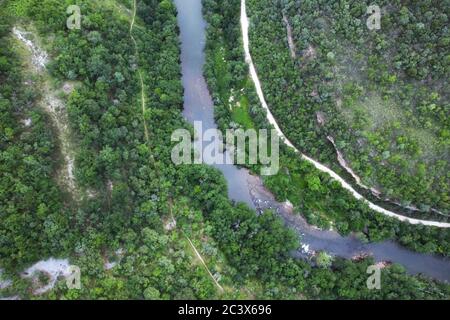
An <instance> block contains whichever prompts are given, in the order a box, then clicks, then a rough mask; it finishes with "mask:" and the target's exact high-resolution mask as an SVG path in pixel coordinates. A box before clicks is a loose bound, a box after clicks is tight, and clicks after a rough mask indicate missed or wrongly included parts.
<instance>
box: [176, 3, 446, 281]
mask: <svg viewBox="0 0 450 320" xmlns="http://www.w3.org/2000/svg"><path fill="white" fill-rule="evenodd" d="M175 4H176V6H177V9H178V25H179V28H180V37H181V64H182V82H183V87H184V111H183V115H184V117H185V118H186V120H187V121H189V122H190V123H192V124H194V121H201V122H202V129H203V131H204V130H206V129H212V128H217V125H216V123H215V121H214V104H213V101H212V98H211V95H210V93H209V91H208V87H207V84H206V81H205V78H204V76H203V65H204V63H205V54H204V47H205V43H206V22H205V20H204V19H203V15H202V4H201V0H175ZM224 156H225V157H229V156H228V155H227V154H225V155H224ZM214 167H216V168H217V169H219V170H220V171H221V172H222V173H223V175H224V176H225V179H226V181H227V184H228V195H229V197H230V199H232V200H234V201H237V202H244V203H246V204H247V205H248V206H250V207H251V208H253V209H255V210H256V211H258V212H261V211H262V210H264V209H272V210H274V211H275V212H277V213H278V214H279V215H280V216H281V217H282V218H283V219H284V221H285V223H286V225H288V226H289V227H291V228H292V229H294V230H295V231H296V232H297V233H298V235H299V238H300V239H301V240H300V241H301V243H302V245H303V249H301V250H299V251H298V252H295V253H294V255H295V256H298V257H306V256H308V254H310V253H311V252H314V251H319V250H324V251H327V252H328V253H330V254H332V255H336V256H340V257H344V258H353V257H355V256H357V255H361V254H368V255H372V256H373V257H374V259H375V260H376V261H377V262H379V261H391V262H394V263H399V264H401V265H403V266H404V267H405V268H406V270H407V271H408V272H409V273H411V274H418V273H421V274H424V275H426V276H429V277H432V278H435V279H438V280H441V281H448V282H450V260H449V259H447V258H441V257H437V256H433V255H429V254H421V253H416V252H413V251H411V250H408V249H406V248H403V247H401V246H400V245H398V244H397V243H395V242H392V241H384V242H380V243H370V244H364V243H363V242H361V241H360V240H359V239H357V238H356V237H354V236H347V237H343V236H341V235H339V234H338V233H337V232H334V231H324V230H319V229H317V228H315V227H313V226H310V225H308V224H307V222H306V221H305V219H303V218H302V217H301V216H300V215H298V214H294V213H293V209H292V207H291V206H290V205H289V204H288V203H279V202H276V201H275V199H274V197H273V195H272V194H271V193H270V192H269V191H268V190H267V189H266V188H264V186H263V184H262V181H261V179H260V178H259V177H256V176H253V175H251V174H250V173H249V172H248V171H247V170H245V169H239V168H237V167H236V166H234V165H214Z"/></svg>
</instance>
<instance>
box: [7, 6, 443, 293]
mask: <svg viewBox="0 0 450 320" xmlns="http://www.w3.org/2000/svg"><path fill="white" fill-rule="evenodd" d="M75 3H77V4H78V5H80V7H81V10H82V12H83V20H82V29H81V30H67V28H66V25H65V22H66V16H65V15H64V14H63V13H64V12H66V7H67V6H68V5H71V4H75ZM219 3H220V5H219ZM134 4H135V3H134V2H131V1H112V0H111V1H107V2H105V3H104V2H103V1H96V0H95V1H93V0H83V1H82V0H78V1H69V0H67V1H59V0H19V1H6V2H2V3H1V7H0V10H1V11H0V17H1V21H2V25H1V27H0V43H1V45H0V84H1V85H0V109H1V112H0V169H1V170H0V268H1V269H4V273H3V274H2V276H4V277H5V278H9V279H11V280H12V281H13V283H12V285H11V286H9V287H6V288H4V289H1V290H0V296H2V297H3V296H11V295H19V297H20V298H23V299H208V298H223V299H241V298H260V299H263V298H265V299H267V298H274V299H282V298H286V299H299V298H310V299H318V298H322V299H333V298H336V297H339V298H343V299H380V298H390V299H395V298H405V299H413V298H416V299H421V298H439V299H448V297H449V296H450V291H449V290H450V289H449V288H450V287H449V286H448V285H445V284H441V283H437V282H434V281H431V280H428V279H425V278H421V277H411V276H408V275H406V273H405V272H404V270H403V269H402V268H401V267H400V266H396V265H394V266H392V267H387V268H385V269H384V270H383V275H382V276H383V287H382V290H379V291H378V290H368V289H367V287H366V279H367V274H366V269H367V267H368V266H369V265H370V264H372V263H373V261H372V260H371V259H365V260H362V261H360V262H352V261H346V260H342V259H338V258H336V259H333V261H331V260H332V259H331V258H330V257H328V256H326V255H324V254H322V255H321V256H320V257H319V259H318V260H317V261H316V262H317V264H318V265H319V266H320V267H313V266H311V265H310V264H309V263H307V262H305V261H299V260H294V259H292V258H291V251H292V250H294V249H296V248H297V246H298V239H297V237H296V236H295V235H294V234H293V232H292V231H290V230H288V229H286V228H285V227H284V225H283V223H282V222H281V221H280V219H279V218H278V217H277V216H276V215H274V214H273V213H272V212H265V213H264V214H262V215H256V214H255V212H254V211H252V210H250V209H248V208H247V207H246V206H245V205H243V204H238V205H234V204H233V203H231V202H230V200H229V199H228V198H227V187H226V184H225V181H224V178H223V176H221V174H220V173H219V172H218V171H217V170H215V169H213V168H211V167H208V166H203V165H201V166H179V167H176V166H174V165H173V164H172V162H171V160H170V152H171V146H172V143H171V142H170V136H171V133H172V131H173V130H174V129H178V128H183V127H186V128H189V125H188V124H186V123H185V121H184V120H183V119H182V117H181V109H182V87H181V82H180V77H181V76H180V66H179V55H180V53H179V41H178V37H177V36H178V35H177V26H176V12H175V7H174V5H173V3H172V2H171V1H168V0H162V1H160V0H140V1H137V17H136V22H135V23H136V25H135V27H134V28H133V29H132V30H131V33H132V35H133V37H134V38H135V41H136V44H137V50H136V51H135V45H134V43H133V40H132V38H131V37H130V27H129V26H130V22H131V20H132V17H133V7H134ZM221 6H223V7H221ZM238 7H239V1H236V0H233V1H226V2H224V1H220V2H216V1H213V0H205V10H206V12H210V10H220V12H221V14H222V15H223V17H224V18H223V19H224V20H221V17H220V15H218V14H217V15H216V16H215V18H216V19H218V20H219V21H220V20H221V22H220V23H221V24H223V25H224V29H223V30H222V31H225V32H224V34H226V35H227V37H223V38H222V39H220V41H221V42H217V43H218V44H219V43H221V44H223V45H224V47H225V45H226V49H225V53H224V57H225V58H226V61H227V63H224V64H223V65H221V66H220V65H216V67H217V68H219V69H217V70H221V69H220V68H224V69H223V70H227V72H224V73H222V74H225V75H226V74H229V75H230V77H229V79H228V80H227V81H224V80H223V82H220V83H221V84H220V86H219V87H221V88H223V90H222V91H221V93H220V94H221V95H223V96H222V97H220V95H219V94H218V93H217V94H216V92H219V90H217V88H218V86H214V85H213V84H214V81H216V80H215V78H214V77H213V76H208V78H209V79H208V80H210V84H211V87H212V88H213V95H214V97H215V100H216V101H217V99H221V100H220V101H222V104H224V105H223V106H222V107H219V108H218V118H219V119H223V118H222V117H221V116H220V114H221V112H222V113H223V114H224V115H225V114H227V116H226V117H227V118H226V119H227V120H225V121H222V125H224V124H228V123H229V121H231V119H235V120H236V121H237V122H239V123H241V124H242V125H243V126H264V125H265V124H264V115H263V114H262V113H261V109H260V108H253V107H252V106H254V105H255V106H256V105H257V104H255V103H254V101H256V97H255V94H254V92H253V88H252V86H251V82H248V81H247V76H246V67H245V63H244V62H243V60H242V52H241V46H240V44H239V36H236V35H237V34H238V33H236V32H239V27H238V25H237V23H236V20H235V19H236V18H237V17H238V16H239V11H238ZM5 8H7V10H4V9H5ZM217 12H219V11H217ZM206 16H207V18H208V20H210V19H211V15H210V14H207V15H206ZM230 16H231V17H232V18H230ZM228 19H229V20H228ZM30 25H31V26H30ZM13 26H22V27H24V26H26V27H30V28H31V29H30V30H36V31H35V38H36V39H39V42H40V43H41V44H42V45H43V47H44V49H45V50H46V51H47V52H48V53H49V64H48V65H47V70H46V71H45V72H48V76H49V77H51V79H52V80H53V81H54V82H55V83H64V82H66V81H67V80H70V81H76V83H77V85H76V86H75V87H74V90H73V91H72V92H71V93H70V94H69V95H68V97H62V98H61V99H63V101H64V103H65V106H66V107H67V111H68V114H69V124H70V129H71V132H72V133H73V135H74V137H72V138H73V141H74V144H76V155H75V164H74V165H75V179H76V183H77V186H78V188H79V192H80V193H81V194H83V195H84V196H83V197H82V199H81V201H72V199H71V197H70V194H66V193H64V192H63V191H61V190H62V188H60V187H59V186H58V185H57V183H56V181H58V179H57V178H58V177H56V176H55V175H56V174H57V172H58V168H59V167H58V166H59V165H60V164H61V162H62V159H61V158H62V156H63V155H62V154H61V150H60V148H58V146H59V145H60V141H59V139H60V137H58V136H56V134H55V132H57V131H56V130H55V128H53V127H52V125H51V119H50V117H49V116H48V114H46V112H45V109H44V108H41V97H40V95H42V83H40V82H42V80H43V79H42V77H36V76H34V75H33V74H32V73H29V72H28V70H27V68H26V65H27V64H28V63H29V61H28V62H27V61H21V59H23V58H24V56H23V55H20V54H18V52H17V50H18V48H17V47H16V46H14V45H13V44H14V43H15V41H16V40H14V38H13V35H12V34H11V30H12V27H13ZM212 26H213V27H214V25H212ZM216 27H217V26H216ZM214 30H215V29H214V28H213V29H210V36H211V37H213V36H217V34H221V32H220V33H219V32H218V33H217V34H216V33H212V31H214ZM230 44H231V45H230ZM210 45H211V43H210V41H209V46H210ZM230 48H231V49H230ZM213 50H216V48H214V47H208V55H209V54H210V53H211V52H212V51H213ZM231 51H232V52H233V53H230V52H231ZM211 65H214V63H213V62H211V61H209V63H208V66H209V67H210V66H211ZM209 67H208V68H207V71H206V72H207V73H208V72H211V69H210V68H209ZM208 70H209V71H208ZM139 73H141V75H142V82H141V78H140V75H139ZM29 81H33V82H31V84H32V85H27V83H30V82H29ZM221 81H222V80H221ZM231 88H234V89H235V92H240V93H239V94H237V93H236V94H235V99H236V100H235V101H240V102H241V108H242V110H246V111H247V116H246V115H245V113H244V112H243V111H242V112H241V111H240V112H237V113H235V115H232V114H231V113H230V112H229V111H228V110H229V105H228V102H229V96H230V94H231ZM142 89H143V90H142ZM241 89H244V91H243V92H241V91H240V90H241ZM142 92H143V94H142ZM247 101H248V103H247ZM143 105H144V108H143ZM28 118H31V119H32V123H31V126H29V127H27V126H24V125H23V124H22V122H21V120H23V119H28ZM146 130H147V132H146ZM283 157H285V159H283V163H284V167H283V170H282V172H283V173H282V174H280V175H279V176H275V177H274V178H273V179H275V180H273V181H274V183H273V184H274V189H275V186H282V181H285V180H286V179H290V178H291V175H287V174H286V172H287V171H286V168H287V164H288V163H289V165H290V166H293V167H292V168H291V172H294V171H295V170H294V168H298V170H299V171H298V172H297V173H296V175H295V177H296V179H297V177H298V179H300V177H304V176H307V180H306V184H305V185H306V186H308V188H309V189H311V190H310V191H311V192H309V191H308V190H307V189H305V190H306V191H304V194H303V195H304V196H309V197H310V198H309V199H308V202H307V203H305V206H312V203H313V202H316V203H318V204H317V205H318V206H322V205H323V206H324V207H322V208H321V209H322V210H326V209H328V208H329V207H328V206H333V205H335V204H334V203H333V202H326V201H324V199H327V198H328V197H330V196H329V194H333V196H335V195H339V198H340V196H341V195H342V199H344V200H343V203H342V204H341V205H342V206H348V208H353V209H354V210H355V211H357V212H361V221H363V222H365V221H366V220H364V219H365V218H362V217H367V215H368V216H369V217H370V215H371V213H370V212H369V211H368V210H367V208H364V207H363V206H362V205H361V204H360V203H357V202H354V201H353V202H352V201H351V200H350V198H349V197H348V195H346V193H344V192H343V191H342V190H341V189H340V188H338V187H336V186H335V188H334V189H332V188H329V186H330V185H331V186H333V184H332V183H330V182H329V181H328V180H327V179H326V177H323V176H321V175H318V174H317V173H316V172H315V171H314V170H312V168H311V167H310V166H308V165H306V164H305V163H303V162H301V161H300V160H295V161H298V162H295V161H294V160H292V159H295V158H294V157H293V156H292V155H291V154H288V153H286V154H285V155H284V156H283ZM305 171H306V172H307V173H308V174H306V175H305V174H304V173H305ZM278 179H279V180H280V181H278ZM267 183H268V184H270V181H268V182H267ZM301 186H303V184H302V183H299V184H296V187H295V188H300V187H301ZM301 188H303V187H301ZM286 190H287V192H289V193H291V192H293V191H291V189H286ZM302 190H303V189H302ZM318 190H323V193H321V194H317V191H318ZM313 191H314V192H313ZM283 192H284V189H282V188H279V189H278V190H277V196H279V197H280V198H281V197H282V196H283ZM347 199H349V200H348V201H347ZM299 201H300V199H299ZM336 212H339V211H338V210H336ZM173 219H175V220H176V225H170V223H169V222H171V221H172V220H173ZM374 219H376V220H377V222H376V223H374V225H373V228H374V229H375V228H376V227H375V226H377V227H378V226H379V224H383V223H385V224H386V225H388V226H387V227H386V230H389V228H391V229H392V228H393V229H396V228H398V229H400V230H401V229H402V228H405V229H406V230H408V232H410V231H409V230H410V229H409V228H412V227H410V226H406V225H395V224H393V223H392V222H390V221H387V220H386V221H385V220H384V219H382V218H380V217H376V218H374ZM369 221H370V219H369ZM358 222H360V221H358ZM391 223H392V224H391ZM376 230H377V231H376V232H379V229H376ZM413 230H416V229H413ZM369 232H370V233H371V232H372V231H369ZM374 232H375V231H374ZM399 232H400V231H399ZM408 232H407V234H410V233H408ZM426 232H429V233H430V238H431V236H433V238H432V239H437V236H435V235H434V234H433V235H431V233H434V232H435V231H434V230H433V229H426V230H424V232H416V233H413V234H414V236H415V237H418V238H419V239H420V240H422V239H425V242H427V241H428V240H427V239H428V238H426V236H424V235H425V234H426ZM436 232H438V231H436ZM416 234H417V235H416ZM188 239H189V240H188ZM445 239H446V238H445V237H444V238H443V239H442V241H441V244H440V245H439V246H437V247H435V248H432V249H427V250H429V251H436V252H437V251H439V250H442V252H447V251H448V248H447V247H445V246H446V245H447V243H448V242H446V241H445ZM189 241H191V242H192V244H193V246H195V248H196V249H197V250H198V251H199V252H200V254H201V255H202V257H203V259H204V261H205V264H206V265H207V267H208V269H209V270H210V272H211V273H212V274H213V276H214V277H215V279H218V280H217V281H219V282H220V285H221V286H222V287H223V288H224V292H221V291H220V290H218V289H217V287H216V286H215V283H214V281H213V280H212V279H211V277H210V274H209V273H208V272H207V270H206V268H205V266H204V265H203V264H202V263H201V262H200V261H199V259H198V257H197V256H196V254H195V252H194V250H193V247H192V246H191V244H190V243H189ZM411 242H414V243H415V244H416V245H417V246H418V247H420V248H422V245H425V244H424V243H420V241H419V242H417V243H416V242H415V239H414V238H412V240H411ZM441 246H442V247H441ZM51 256H54V257H68V258H69V259H70V263H71V264H74V265H77V266H79V267H80V268H81V284H82V286H81V290H76V289H68V288H67V286H66V284H65V282H64V281H58V283H57V285H56V286H55V287H54V288H53V289H52V290H50V291H49V292H46V293H44V294H42V295H35V294H33V290H32V288H33V286H36V285H43V284H45V283H47V282H48V281H49V277H48V275H46V274H41V275H40V276H39V279H38V280H39V281H38V283H34V284H33V283H32V280H30V279H25V278H22V277H21V276H20V272H21V271H22V270H23V269H24V268H25V267H26V266H29V265H31V264H32V263H34V262H36V261H37V260H42V259H46V258H48V257H51ZM110 262H116V263H117V264H116V265H115V266H113V267H112V268H105V264H106V263H110ZM39 283H40V284H39Z"/></svg>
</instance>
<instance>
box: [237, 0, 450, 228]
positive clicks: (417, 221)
mask: <svg viewBox="0 0 450 320" xmlns="http://www.w3.org/2000/svg"><path fill="white" fill-rule="evenodd" d="M240 20H241V30H242V41H243V44H244V51H245V61H246V63H247V64H248V66H249V70H250V76H251V78H252V80H253V83H254V85H255V89H256V93H257V95H258V98H259V101H260V103H261V105H262V107H263V108H264V109H265V110H266V112H267V120H268V121H269V123H270V124H271V125H273V127H274V128H275V130H276V132H277V134H278V136H279V137H280V139H281V140H282V141H284V143H285V144H286V145H287V146H288V147H290V148H291V149H293V150H294V151H295V152H296V153H298V154H300V156H301V158H302V159H303V160H305V161H307V162H309V163H311V164H312V165H313V166H314V167H315V168H317V169H318V170H320V171H322V172H325V173H327V174H328V175H330V176H331V178H333V179H334V180H336V181H337V182H339V183H340V184H341V186H342V187H343V188H344V189H346V190H347V191H349V192H350V193H351V194H352V195H353V197H354V198H355V199H357V200H361V201H364V202H365V203H367V204H368V206H369V207H370V208H371V209H372V210H374V211H375V212H378V213H381V214H384V215H386V216H389V217H392V218H394V219H397V220H399V221H403V222H409V223H411V224H423V225H426V226H432V227H438V228H450V223H445V222H438V221H428V220H420V219H414V218H410V217H406V216H403V215H400V214H397V213H395V212H392V211H389V210H386V209H384V208H382V207H380V206H378V205H376V204H374V203H372V202H370V201H368V200H367V199H365V198H364V197H363V196H362V195H361V194H360V193H358V192H357V191H356V190H355V189H354V188H353V187H352V186H351V185H350V184H349V183H348V182H346V181H345V180H344V179H343V178H342V177H340V176H339V175H338V174H337V173H335V172H334V171H332V170H331V169H329V168H328V167H326V166H324V165H323V164H321V163H319V162H317V161H316V160H314V159H312V158H310V157H308V156H306V155H305V154H302V153H301V152H300V151H299V150H298V149H297V148H296V147H295V146H294V145H293V144H292V143H291V142H290V141H289V139H288V138H287V137H286V136H285V135H284V133H283V132H282V131H281V129H280V127H279V125H278V123H277V121H276V119H275V118H274V116H273V115H272V113H271V111H270V109H269V106H268V105H267V102H266V100H265V98H264V93H263V91H262V87H261V82H260V80H259V78H258V74H257V72H256V68H255V65H254V64H253V59H252V56H251V54H250V41H249V36H248V29H249V21H248V16H247V8H246V2H245V0H241V19H240Z"/></svg>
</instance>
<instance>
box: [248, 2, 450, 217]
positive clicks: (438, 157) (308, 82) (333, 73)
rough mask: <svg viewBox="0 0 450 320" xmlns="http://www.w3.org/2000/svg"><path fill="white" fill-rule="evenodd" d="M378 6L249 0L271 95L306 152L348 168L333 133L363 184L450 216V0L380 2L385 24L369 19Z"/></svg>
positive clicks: (255, 48)
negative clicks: (376, 26) (372, 25)
mask: <svg viewBox="0 0 450 320" xmlns="http://www.w3.org/2000/svg"><path fill="white" fill-rule="evenodd" d="M370 4H372V3H371V2H370V1H274V0H265V1H252V0H250V1H248V2H247V7H248V14H249V15H250V17H251V24H252V25H251V28H250V33H251V34H250V42H251V44H252V48H251V49H252V54H253V57H254V59H255V64H256V66H257V69H258V72H259V74H260V77H261V81H262V85H263V90H264V92H265V95H266V99H267V101H268V103H269V105H270V107H271V110H272V113H273V114H274V116H275V117H276V118H277V119H278V122H279V124H280V125H281V128H282V130H283V131H284V132H285V134H286V135H287V136H288V138H289V139H290V141H292V142H293V143H294V144H295V145H296V146H297V147H298V148H299V149H300V150H302V151H303V152H305V153H306V154H308V155H310V156H312V157H314V158H315V159H317V160H319V161H320V162H322V163H326V164H328V165H330V166H332V167H333V169H335V170H336V171H340V172H341V173H342V174H344V175H345V174H346V172H345V171H344V170H343V169H342V168H340V167H339V166H338V164H337V161H336V153H335V150H334V148H333V146H332V144H331V143H330V142H329V141H328V140H327V136H331V137H333V138H334V140H335V141H336V145H337V148H338V150H339V151H340V152H341V153H342V154H343V156H344V158H345V159H346V160H347V162H348V163H349V166H350V167H351V168H352V169H353V170H354V171H355V172H356V174H358V175H359V176H360V177H361V179H362V182H363V183H364V184H365V185H368V186H370V187H373V188H374V189H376V190H378V191H380V192H381V194H382V196H383V197H384V198H390V199H393V200H394V201H396V202H399V203H401V205H403V206H410V205H413V206H416V207H418V209H419V210H420V211H421V214H420V215H418V216H421V217H424V218H430V219H440V220H442V219H446V217H448V209H449V206H450V202H449V198H448V195H449V185H450V183H449V176H448V173H449V172H450V170H449V169H450V168H449V157H450V154H449V135H448V127H449V122H448V121H449V119H450V118H449V99H448V98H449V95H448V94H449V92H448V90H449V83H448V79H449V72H450V71H449V70H450V69H449V67H450V65H449V63H450V62H449V55H448V52H449V45H450V43H449V39H450V38H449V31H448V28H447V27H446V26H447V24H448V15H449V10H450V9H449V7H450V6H449V3H448V1H421V2H420V3H417V2H416V1H400V0H399V1H379V2H377V5H378V6H379V7H380V8H381V29H380V30H369V29H368V28H367V26H366V20H367V19H368V18H369V14H367V8H368V7H369V5H370ZM283 19H286V21H287V24H288V25H289V28H290V29H291V30H292V39H293V44H294V46H295V58H292V57H291V53H290V50H289V45H288V41H287V31H286V30H287V29H286V28H287V26H286V22H285V21H284V20H283ZM274 52H276V54H274ZM319 116H320V117H321V122H322V124H319V123H318V117H319ZM348 180H349V181H351V180H352V178H351V177H350V176H349V177H348ZM431 208H435V209H437V210H439V211H441V212H442V213H443V214H442V215H437V214H435V212H433V211H431V210H430V209H431Z"/></svg>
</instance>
